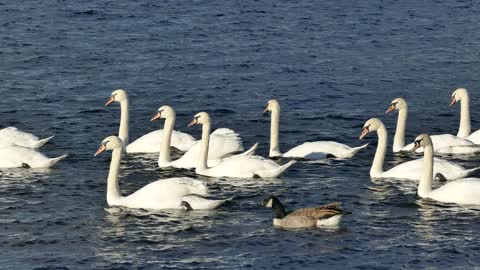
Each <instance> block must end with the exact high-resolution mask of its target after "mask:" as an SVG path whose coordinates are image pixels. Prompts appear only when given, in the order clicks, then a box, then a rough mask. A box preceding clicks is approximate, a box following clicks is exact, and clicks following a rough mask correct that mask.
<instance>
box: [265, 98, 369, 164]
mask: <svg viewBox="0 0 480 270" xmlns="http://www.w3.org/2000/svg"><path fill="white" fill-rule="evenodd" d="M267 111H269V112H271V120H270V153H269V156H270V157H290V158H303V159H310V160H319V159H325V158H326V157H327V155H332V156H334V157H337V158H351V157H353V156H354V155H355V154H356V153H358V151H360V150H361V149H363V148H365V147H367V145H362V146H359V147H354V148H352V147H350V146H348V145H345V144H342V143H337V142H333V141H317V142H306V143H304V144H301V145H299V146H296V147H294V148H292V149H290V150H289V151H288V152H286V153H284V154H282V153H281V152H280V147H279V139H278V137H279V125H280V104H279V103H278V101H277V100H275V99H272V100H269V101H268V104H267V108H266V109H265V112H267Z"/></svg>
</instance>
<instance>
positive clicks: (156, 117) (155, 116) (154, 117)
mask: <svg viewBox="0 0 480 270" xmlns="http://www.w3.org/2000/svg"><path fill="white" fill-rule="evenodd" d="M160 117H162V113H161V112H157V113H156V114H155V115H154V116H153V117H152V119H150V122H153V121H155V120H157V119H159V118H160Z"/></svg>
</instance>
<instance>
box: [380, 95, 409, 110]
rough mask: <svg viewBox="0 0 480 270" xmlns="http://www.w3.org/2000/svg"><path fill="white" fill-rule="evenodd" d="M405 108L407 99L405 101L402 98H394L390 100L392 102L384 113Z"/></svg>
mask: <svg viewBox="0 0 480 270" xmlns="http://www.w3.org/2000/svg"><path fill="white" fill-rule="evenodd" d="M405 108H407V101H405V99H403V98H396V99H394V100H392V103H390V106H389V107H388V109H387V111H386V112H385V113H389V112H392V111H395V110H397V111H399V110H401V109H405Z"/></svg>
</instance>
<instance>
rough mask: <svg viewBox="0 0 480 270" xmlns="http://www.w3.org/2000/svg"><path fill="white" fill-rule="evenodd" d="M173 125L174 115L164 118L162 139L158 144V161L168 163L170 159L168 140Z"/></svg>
mask: <svg viewBox="0 0 480 270" xmlns="http://www.w3.org/2000/svg"><path fill="white" fill-rule="evenodd" d="M174 125H175V115H173V117H169V118H167V119H165V124H164V126H163V139H162V144H161V146H160V154H159V155H158V162H159V163H164V162H165V163H168V162H171V161H172V159H171V157H170V142H171V140H172V131H173V126H174Z"/></svg>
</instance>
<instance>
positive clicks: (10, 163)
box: [0, 146, 68, 168]
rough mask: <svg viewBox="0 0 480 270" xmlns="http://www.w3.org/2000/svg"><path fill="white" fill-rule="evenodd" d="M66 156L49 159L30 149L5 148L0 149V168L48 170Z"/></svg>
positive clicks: (20, 147)
mask: <svg viewBox="0 0 480 270" xmlns="http://www.w3.org/2000/svg"><path fill="white" fill-rule="evenodd" d="M67 156H68V155H63V156H60V157H56V158H49V157H46V156H45V155H43V154H42V153H40V152H38V151H36V150H34V149H31V148H27V147H22V146H7V147H2V148H0V168H20V167H28V168H50V167H52V166H53V165H55V164H57V163H58V162H59V161H61V160H63V159H65V158H66V157H67Z"/></svg>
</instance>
